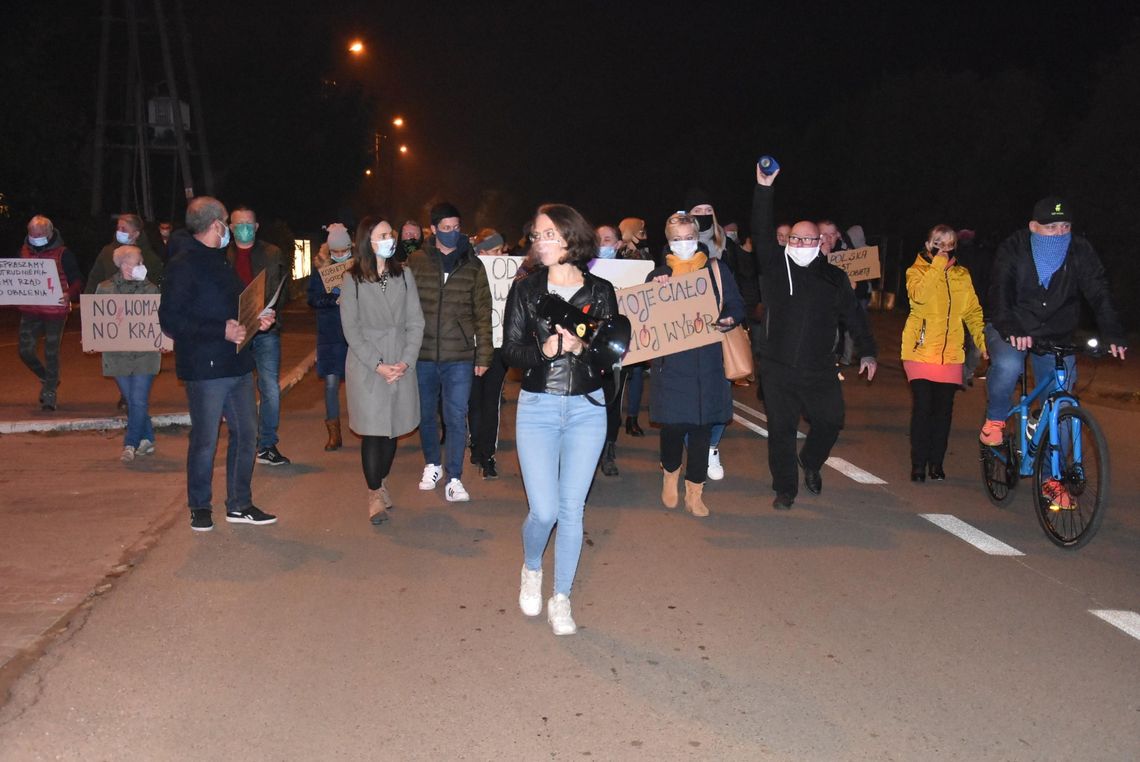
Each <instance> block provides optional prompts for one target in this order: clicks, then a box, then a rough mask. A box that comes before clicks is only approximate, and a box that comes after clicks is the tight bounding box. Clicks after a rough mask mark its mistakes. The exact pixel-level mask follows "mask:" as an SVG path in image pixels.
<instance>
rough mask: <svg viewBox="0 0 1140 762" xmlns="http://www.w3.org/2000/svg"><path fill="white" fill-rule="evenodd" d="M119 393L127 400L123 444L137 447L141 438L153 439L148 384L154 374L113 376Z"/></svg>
mask: <svg viewBox="0 0 1140 762" xmlns="http://www.w3.org/2000/svg"><path fill="white" fill-rule="evenodd" d="M115 383H116V384H118V385H119V393H120V394H122V395H123V399H125V400H126V401H127V433H126V436H124V437H123V446H125V447H138V446H139V442H140V441H142V440H143V439H149V440H150V441H152V442H153V441H154V426H152V425H151V423H150V409H149V408H150V386H151V384H153V383H154V376H115Z"/></svg>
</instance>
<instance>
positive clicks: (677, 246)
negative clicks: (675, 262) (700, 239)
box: [669, 241, 697, 261]
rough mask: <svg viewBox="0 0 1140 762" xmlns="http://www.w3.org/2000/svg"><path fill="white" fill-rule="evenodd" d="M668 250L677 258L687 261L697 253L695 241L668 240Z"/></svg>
mask: <svg viewBox="0 0 1140 762" xmlns="http://www.w3.org/2000/svg"><path fill="white" fill-rule="evenodd" d="M669 250H670V251H672V252H673V253H674V254H675V255H676V256H677V259H681V260H685V261H688V260H690V259H692V258H693V257H695V256H696V255H697V242H696V241H670V242H669Z"/></svg>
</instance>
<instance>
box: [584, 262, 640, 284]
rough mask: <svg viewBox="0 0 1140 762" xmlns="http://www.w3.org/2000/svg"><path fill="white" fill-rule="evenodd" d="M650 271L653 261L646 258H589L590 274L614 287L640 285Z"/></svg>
mask: <svg viewBox="0 0 1140 762" xmlns="http://www.w3.org/2000/svg"><path fill="white" fill-rule="evenodd" d="M652 271H653V263H652V262H650V261H649V260H647V259H591V260H590V274H591V275H596V276H598V277H599V278H604V279H605V280H608V281H609V282H610V283H612V284H614V288H615V289H617V288H629V287H630V286H640V285H641V284H642V283H644V282H645V278H646V276H648V275H649V273H651V272H652Z"/></svg>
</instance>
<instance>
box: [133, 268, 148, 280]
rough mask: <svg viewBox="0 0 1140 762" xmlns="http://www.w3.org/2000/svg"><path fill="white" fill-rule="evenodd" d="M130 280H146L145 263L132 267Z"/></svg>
mask: <svg viewBox="0 0 1140 762" xmlns="http://www.w3.org/2000/svg"><path fill="white" fill-rule="evenodd" d="M131 280H146V265H135V266H134V267H132V268H131Z"/></svg>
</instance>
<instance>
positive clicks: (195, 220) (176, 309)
mask: <svg viewBox="0 0 1140 762" xmlns="http://www.w3.org/2000/svg"><path fill="white" fill-rule="evenodd" d="M228 216H229V215H228V214H227V212H226V208H225V207H224V206H223V205H222V203H221V202H220V201H218V200H217V199H215V198H211V197H209V196H199V197H197V198H195V199H193V200H192V201H191V202H190V205H189V206H188V207H187V208H186V228H187V230H188V231H189V233H190V235H191V236H193V238H192V239H190V240H188V241H186V242H185V244H184V245H183V246H182V248H181V253H179V254H178V255H177V256H176V257H175V258H174V259H172V260H171V262H170V264H169V265H168V267H167V270H166V278H165V281H164V282H163V288H162V301H161V303H160V305H159V309H158V319H159V323H160V324H161V326H162V330H163V332H164V333H165V334H167V335H168V336H170V337H171V338H172V339H174V361H175V369H176V371H177V373H178V378H180V379H181V380H182V381H183V382H185V384H186V397H187V399H188V400H189V403H190V426H191V428H190V447H189V452H188V453H187V456H186V492H187V498H188V502H189V505H190V528H191V529H193V530H194V531H197V532H209V531H210V530H211V529H213V528H214V520H213V514H212V505H211V502H210V501H211V499H212V497H213V493H212V485H211V482H212V481H213V473H214V455H215V454H216V453H217V450H218V424H219V423H220V421H221V419H222V416H223V415H224V416H225V419H226V426H227V428H228V430H229V447H228V449H227V452H226V521H228V522H230V523H233V524H273V523H275V522H276V521H277V517H276V516H272V515H270V514H268V513H265V512H264V511H262V510H261V509H260V508H258V507H257V506H255V505H254V504H253V495H252V490H251V488H250V481H251V480H252V478H253V459H254V448H255V446H256V443H257V407H256V404H255V401H254V394H253V365H254V363H253V355H252V353H251V352H250V349H249V346H248V345H247V346H245V347H242V348H241V350H240V351H238V350H237V349H236V348H237V347H241V345H242V342H243V341H244V340H245V337H246V329H245V328H244V327H243V326H242V325H241V323H239V322H238V321H237V316H238V300H239V298H240V296H241V292H242V283H241V280H240V279H239V278H238V276H237V274H236V273H235V272H234V270H233V268H232V267H231V266H230V265H229V263H228V262H227V261H226V245H227V244H228V243H229V240H230V229H229V227H227V225H226V218H227V217H228ZM275 317H276V316H275V315H274V313H273V311H272V310H266V311H265V312H264V313H263V314H262V316H261V319H260V326H259V327H260V328H261V330H265V329H266V328H268V327H269V326H270V325H272V324H273V321H274V320H275Z"/></svg>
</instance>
